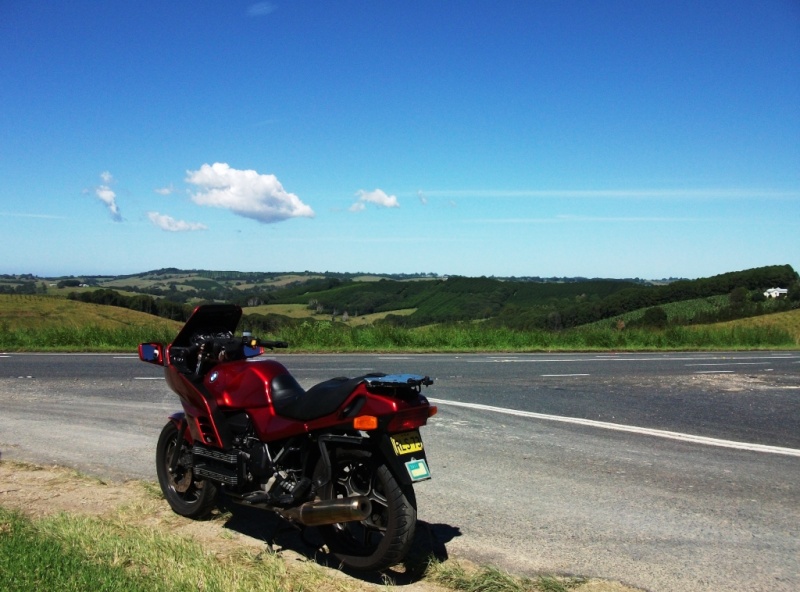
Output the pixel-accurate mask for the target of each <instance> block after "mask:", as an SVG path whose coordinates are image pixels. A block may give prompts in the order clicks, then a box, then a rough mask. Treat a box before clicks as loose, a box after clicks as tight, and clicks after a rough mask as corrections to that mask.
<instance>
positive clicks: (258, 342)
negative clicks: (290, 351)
mask: <svg viewBox="0 0 800 592" xmlns="http://www.w3.org/2000/svg"><path fill="white" fill-rule="evenodd" d="M248 345H250V346H251V347H266V348H269V349H285V348H287V347H289V344H288V343H287V342H285V341H264V340H262V339H253V340H251V341H250V343H249V344H248Z"/></svg>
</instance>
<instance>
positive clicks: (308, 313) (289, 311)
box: [245, 304, 417, 327]
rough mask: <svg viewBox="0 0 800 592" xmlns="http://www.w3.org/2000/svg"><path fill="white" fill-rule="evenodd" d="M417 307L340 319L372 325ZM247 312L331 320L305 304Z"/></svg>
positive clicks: (357, 324) (405, 314) (248, 312)
mask: <svg viewBox="0 0 800 592" xmlns="http://www.w3.org/2000/svg"><path fill="white" fill-rule="evenodd" d="M416 310H417V309H415V308H405V309H402V310H393V311H388V312H376V313H372V314H365V315H359V316H357V317H348V319H347V321H344V320H343V319H342V317H341V315H340V316H339V317H338V320H339V321H341V322H346V324H347V325H348V326H351V327H359V326H363V325H371V324H372V323H374V322H375V321H379V320H381V319H385V318H386V317H387V316H388V315H390V314H393V315H397V316H408V315H410V314H413V313H414V312H415V311H416ZM245 314H261V315H267V314H277V315H282V316H285V317H289V318H290V319H314V320H317V321H330V320H331V315H330V314H325V313H316V312H314V311H313V310H311V309H310V308H308V306H307V305H305V304H262V305H261V306H252V307H248V308H247V309H246V310H245Z"/></svg>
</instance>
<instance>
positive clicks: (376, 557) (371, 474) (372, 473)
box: [318, 450, 417, 571]
mask: <svg viewBox="0 0 800 592" xmlns="http://www.w3.org/2000/svg"><path fill="white" fill-rule="evenodd" d="M331 463H332V468H333V475H332V479H331V482H330V483H329V484H328V485H326V486H325V487H323V488H322V490H321V491H320V492H319V497H320V498H321V499H337V498H345V497H351V496H366V497H368V498H369V500H370V502H371V504H372V513H371V514H370V516H369V518H367V519H366V520H362V521H360V522H343V523H340V524H333V525H330V526H320V527H319V531H320V534H321V536H322V539H323V540H324V541H325V544H326V545H327V546H328V548H329V549H330V551H331V553H333V555H334V556H336V558H337V559H339V561H341V562H342V564H343V565H345V566H347V567H350V568H352V569H354V570H358V571H380V570H382V569H386V568H388V567H391V566H393V565H396V564H398V563H400V562H402V561H403V559H405V556H406V554H407V553H408V550H409V547H410V546H411V542H412V540H413V538H414V529H415V528H416V523H417V500H416V497H415V496H414V489H413V488H412V487H411V486H410V485H408V486H405V485H401V484H400V483H398V482H397V479H395V477H394V475H393V474H392V472H391V471H390V470H389V468H388V467H387V466H386V463H385V462H384V461H383V459H381V458H380V457H378V456H373V455H372V454H371V453H369V452H366V451H363V450H335V451H333V452H332V454H331ZM318 469H321V467H318Z"/></svg>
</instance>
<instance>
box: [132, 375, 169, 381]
mask: <svg viewBox="0 0 800 592" xmlns="http://www.w3.org/2000/svg"><path fill="white" fill-rule="evenodd" d="M133 379H134V380H166V378H164V377H163V376H134V377H133Z"/></svg>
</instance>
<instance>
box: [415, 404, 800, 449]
mask: <svg viewBox="0 0 800 592" xmlns="http://www.w3.org/2000/svg"><path fill="white" fill-rule="evenodd" d="M429 401H430V402H431V403H434V404H436V405H445V406H446V405H453V406H454V407H466V408H467V409H475V410H478V411H490V412H492V413H503V414H505V415H515V416H517V417H526V418H529V419H541V420H545V421H557V422H561V423H571V424H576V425H582V426H588V427H593V428H600V429H604V430H615V431H618V432H630V433H633V434H641V435H643V436H654V437H656V438H666V439H669V440H679V441H681V442H689V443H691V444H702V445H705V446H718V447H721V448H733V449H735V450H747V451H750V452H765V453H769V454H782V455H785V456H797V457H800V450H798V449H796V448H783V447H781V446H766V445H764V444H750V443H748V442H736V441H734V440H721V439H719V438H707V437H705V436H694V435H692V434H682V433H680V432H669V431H666V430H654V429H651V428H639V427H636V426H628V425H623V424H619V423H609V422H605V421H595V420H592V419H581V418H579V417H563V416H561V415H547V414H545V413H533V412H531V411H518V410H516V409H505V408H503V407H492V406H491V405H481V404H480V403H462V402H460V401H445V400H442V399H429Z"/></svg>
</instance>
